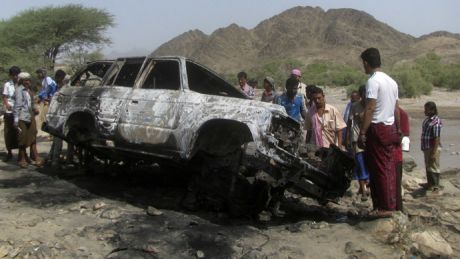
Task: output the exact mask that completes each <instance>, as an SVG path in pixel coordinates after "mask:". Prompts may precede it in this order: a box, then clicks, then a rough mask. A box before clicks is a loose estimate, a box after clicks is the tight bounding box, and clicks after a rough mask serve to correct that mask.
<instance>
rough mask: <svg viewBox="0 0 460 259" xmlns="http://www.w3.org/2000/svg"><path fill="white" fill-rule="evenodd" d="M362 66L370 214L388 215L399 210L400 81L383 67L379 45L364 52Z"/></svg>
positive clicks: (363, 134) (361, 136)
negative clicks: (395, 153)
mask: <svg viewBox="0 0 460 259" xmlns="http://www.w3.org/2000/svg"><path fill="white" fill-rule="evenodd" d="M361 59H362V61H363V67H364V71H365V72H366V74H368V75H369V76H370V77H369V79H368V81H367V83H366V106H365V109H364V118H363V124H362V126H361V130H360V133H359V137H358V144H359V145H360V147H362V148H364V150H365V157H366V163H367V166H368V169H369V172H370V178H371V179H370V185H371V195H372V203H373V206H374V211H373V212H371V214H370V215H371V216H375V217H388V216H391V215H392V213H393V211H394V210H396V192H397V191H396V161H395V159H394V156H393V154H394V150H393V149H394V147H395V144H396V143H399V141H400V136H399V134H398V132H400V130H399V109H398V85H397V83H396V82H395V81H394V80H393V79H392V78H391V77H389V76H388V75H387V74H385V73H384V72H382V71H380V66H381V61H380V53H379V51H378V49H376V48H369V49H366V50H365V51H364V52H363V53H362V54H361Z"/></svg>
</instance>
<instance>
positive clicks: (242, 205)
mask: <svg viewBox="0 0 460 259" xmlns="http://www.w3.org/2000/svg"><path fill="white" fill-rule="evenodd" d="M110 64H111V66H110V67H108V63H107V62H105V63H104V64H100V63H97V62H96V63H93V64H90V65H89V66H88V68H87V69H86V70H85V71H82V72H80V73H79V74H77V76H76V77H74V78H73V79H72V81H71V84H70V86H67V87H64V88H62V89H61V90H60V91H59V92H58V93H57V94H56V95H55V96H54V97H53V99H52V101H51V104H50V107H49V111H48V114H47V116H46V118H47V121H46V122H45V124H44V125H43V129H44V130H45V131H47V132H49V133H51V134H52V135H55V136H57V137H60V138H62V139H65V140H66V141H68V142H71V143H74V144H76V145H79V146H84V147H85V148H87V149H88V150H91V152H92V154H94V156H96V157H98V158H101V159H110V160H113V161H119V162H121V163H137V162H139V161H151V162H156V163H159V164H160V165H168V164H169V165H174V166H181V167H184V168H187V170H184V171H187V172H188V171H190V172H192V173H193V174H194V175H193V177H191V179H192V180H191V183H190V190H191V192H193V195H192V198H187V200H189V201H190V200H191V201H192V202H195V203H197V202H198V201H201V202H202V201H203V200H206V201H205V202H206V203H219V204H220V205H219V206H222V209H228V210H229V211H230V212H231V213H232V214H235V215H241V214H243V213H247V212H248V211H255V212H257V211H260V210H262V209H264V206H266V205H267V204H268V203H269V202H270V199H271V194H270V192H271V191H272V190H274V189H276V190H277V191H278V192H280V191H281V192H283V191H284V190H285V189H286V188H292V189H295V190H296V191H299V192H301V193H302V194H303V195H307V196H310V197H314V198H317V199H319V200H321V201H327V200H333V199H336V198H337V197H340V196H342V195H343V193H344V192H345V191H346V189H347V188H348V187H349V184H350V180H351V175H350V174H351V168H352V167H353V160H352V159H350V158H349V157H348V156H347V155H346V154H345V153H343V152H342V151H340V150H339V149H338V148H336V147H332V148H330V149H329V150H328V151H327V153H326V155H325V156H324V157H323V158H322V159H320V160H318V161H316V162H314V161H310V160H308V159H305V158H304V157H301V156H299V154H298V149H299V143H300V138H301V128H300V124H299V123H298V122H296V121H295V120H293V119H291V118H290V117H288V115H287V114H286V112H285V110H284V108H283V107H281V106H278V105H274V104H268V103H262V102H259V101H254V100H250V99H248V98H247V97H246V96H245V94H244V93H243V92H241V91H240V90H239V89H237V88H235V87H233V86H232V85H231V84H229V83H228V82H227V81H225V80H224V79H222V78H221V77H219V76H218V75H217V74H216V73H214V72H212V71H211V70H209V69H207V68H205V67H204V66H202V65H200V64H198V63H196V62H194V61H192V60H190V59H186V58H183V57H155V56H149V57H132V58H119V59H117V60H115V61H113V62H110ZM82 76H83V77H85V79H84V80H83V79H82ZM88 82H91V83H88Z"/></svg>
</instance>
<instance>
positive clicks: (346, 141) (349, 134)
mask: <svg viewBox="0 0 460 259" xmlns="http://www.w3.org/2000/svg"><path fill="white" fill-rule="evenodd" d="M351 117H352V116H351V113H350V114H349V116H348V120H347V130H346V136H345V146H346V147H348V146H350V145H351V142H350V138H351V131H352V130H353V129H352V128H351V125H352V119H351Z"/></svg>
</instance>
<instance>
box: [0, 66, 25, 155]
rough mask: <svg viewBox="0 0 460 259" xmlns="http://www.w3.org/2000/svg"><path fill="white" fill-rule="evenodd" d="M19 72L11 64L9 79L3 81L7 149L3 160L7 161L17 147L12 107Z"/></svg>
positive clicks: (16, 133)
mask: <svg viewBox="0 0 460 259" xmlns="http://www.w3.org/2000/svg"><path fill="white" fill-rule="evenodd" d="M19 73H21V69H19V67H16V66H12V67H11V68H10V70H9V76H10V80H9V81H8V82H6V83H5V85H4V86H3V91H2V94H3V106H4V107H5V114H4V115H3V119H4V123H5V128H4V131H3V132H4V137H5V146H6V150H7V154H6V157H5V158H4V159H3V161H5V162H7V161H10V160H11V158H13V153H12V150H13V149H15V148H18V132H17V130H16V128H15V127H14V116H13V107H14V93H15V90H16V87H17V86H18V75H19Z"/></svg>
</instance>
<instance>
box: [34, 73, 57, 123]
mask: <svg viewBox="0 0 460 259" xmlns="http://www.w3.org/2000/svg"><path fill="white" fill-rule="evenodd" d="M35 72H36V73H37V78H38V80H41V84H42V88H41V90H40V92H39V93H38V103H39V104H40V113H39V120H38V121H39V122H38V128H39V129H40V128H41V126H42V123H43V122H45V119H46V114H47V113H48V105H49V103H50V101H51V98H52V97H53V95H54V93H55V92H56V90H57V85H56V82H55V81H54V80H53V79H52V78H51V77H49V76H47V74H46V69H44V68H39V69H37V71H35Z"/></svg>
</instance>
